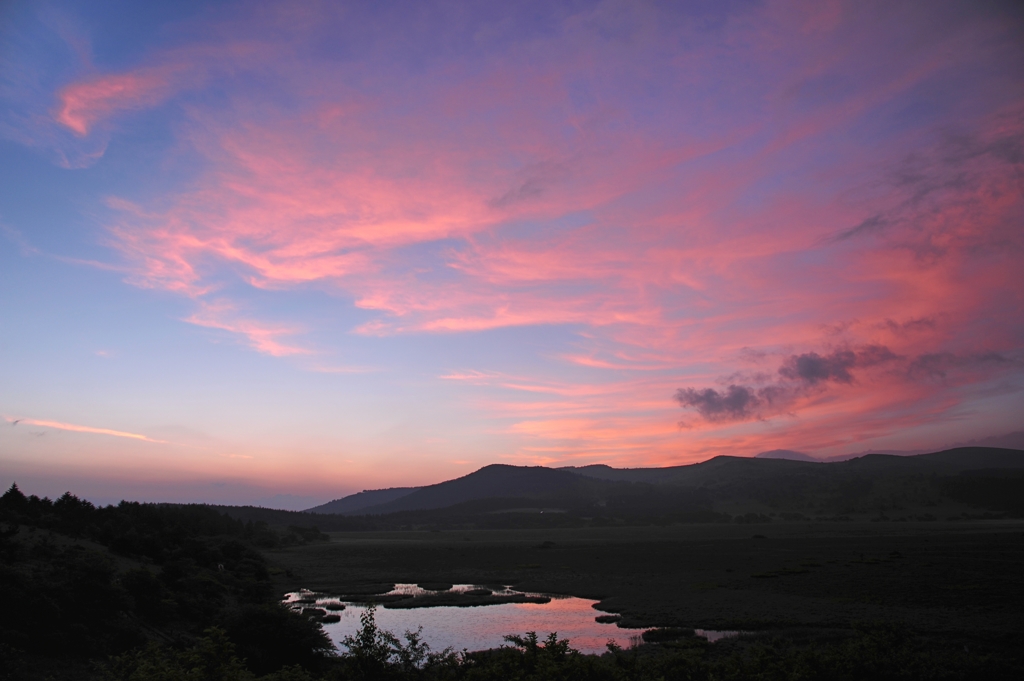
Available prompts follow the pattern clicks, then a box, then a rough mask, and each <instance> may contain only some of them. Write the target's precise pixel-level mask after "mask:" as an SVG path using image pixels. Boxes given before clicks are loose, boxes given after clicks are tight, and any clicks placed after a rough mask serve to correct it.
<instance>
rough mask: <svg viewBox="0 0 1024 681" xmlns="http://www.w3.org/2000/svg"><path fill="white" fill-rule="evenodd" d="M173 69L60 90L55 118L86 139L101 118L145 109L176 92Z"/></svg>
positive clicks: (115, 76) (119, 76) (100, 79)
mask: <svg viewBox="0 0 1024 681" xmlns="http://www.w3.org/2000/svg"><path fill="white" fill-rule="evenodd" d="M175 75H177V74H176V73H175V71H174V70H173V69H168V68H151V69H143V70H139V71H134V72H129V73H119V74H110V75H103V76H98V77H95V78H92V79H90V80H86V81H77V82H75V83H72V84H70V85H68V86H67V87H65V88H64V89H63V90H61V91H60V92H59V93H58V95H57V99H58V101H59V104H58V108H57V111H56V112H55V114H54V118H55V119H56V120H57V122H58V123H60V124H62V125H64V126H66V127H68V128H70V129H71V130H72V131H74V132H75V134H77V135H79V136H82V137H84V136H85V135H87V134H89V130H90V129H91V128H92V127H93V125H95V123H96V122H97V121H99V120H101V119H104V118H108V117H109V116H111V115H112V114H114V113H116V112H118V111H125V110H131V109H143V108H148V107H151V106H155V105H156V104H159V103H160V102H162V101H164V100H166V99H167V98H168V97H169V96H170V95H171V94H172V92H173V90H174V87H173V84H172V81H173V78H174V76H175Z"/></svg>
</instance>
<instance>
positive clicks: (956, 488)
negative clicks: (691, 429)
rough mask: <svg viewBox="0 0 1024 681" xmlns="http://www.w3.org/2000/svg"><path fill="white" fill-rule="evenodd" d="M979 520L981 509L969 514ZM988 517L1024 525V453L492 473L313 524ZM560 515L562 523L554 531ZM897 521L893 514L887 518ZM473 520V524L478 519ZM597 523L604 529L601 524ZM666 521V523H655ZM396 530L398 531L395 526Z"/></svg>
mask: <svg viewBox="0 0 1024 681" xmlns="http://www.w3.org/2000/svg"><path fill="white" fill-rule="evenodd" d="M972 509H973V510H972ZM978 509H986V510H988V511H991V512H1000V513H1011V514H1014V513H1018V512H1019V513H1022V514H1024V451H1020V450H1015V449H1004V448H993V447H961V448H956V449H951V450H946V451H942V452H935V453H930V454H918V455H901V456H895V455H891V454H867V455H864V456H860V457H857V458H854V459H849V460H846V461H831V462H827V461H826V462H822V461H819V460H816V459H814V458H813V457H810V456H808V455H806V454H803V453H801V452H795V451H789V450H775V451H772V452H764V453H763V455H760V456H758V457H753V458H746V457H732V456H718V457H715V458H713V459H710V460H709V461H704V462H702V463H698V464H690V465H685V466H668V467H664V468H613V467H611V466H605V465H600V464H598V465H591V466H580V467H565V468H559V469H554V468H545V467H542V466H509V465H504V464H493V465H490V466H485V467H484V468H481V469H480V470H478V471H475V472H473V473H470V474H469V475H465V476H463V477H460V478H456V479H454V480H448V481H446V482H441V483H438V484H435V485H428V486H425V487H418V488H417V487H406V488H392V489H385V490H367V491H364V492H360V493H359V494H353V495H351V496H348V497H345V498H343V499H338V500H335V501H332V502H330V503H328V504H324V505H322V506H317V507H315V508H312V509H309V511H308V513H316V514H321V515H333V516H339V515H340V516H349V517H352V516H358V517H374V518H378V519H380V520H379V521H375V522H384V519H385V518H390V520H389V521H387V522H388V523H390V524H399V525H402V526H404V525H403V524H410V526H411V525H415V524H416V523H418V522H426V521H430V519H433V520H432V521H431V522H440V521H441V520H442V519H443V520H444V522H448V523H451V522H463V523H477V524H479V523H484V524H485V525H487V524H489V525H492V526H493V525H495V523H499V522H501V523H506V524H507V523H509V522H513V521H511V520H509V518H512V517H513V516H514V517H515V518H518V519H519V520H515V521H514V522H518V523H523V522H534V523H536V522H539V521H526V520H523V518H524V517H526V516H530V515H537V514H542V513H544V512H547V514H548V518H546V519H545V520H544V523H547V524H551V523H558V522H562V523H570V522H577V521H578V522H592V521H593V522H598V521H600V522H604V521H603V520H600V519H602V518H604V519H606V520H607V521H608V522H639V521H640V520H641V519H647V520H646V521H645V522H647V521H651V522H655V521H657V522H673V521H700V520H712V519H732V518H745V517H749V518H751V519H752V521H756V520H763V521H768V520H770V519H771V518H772V517H779V518H787V519H798V518H804V519H811V518H819V519H821V518H835V517H845V516H851V515H859V516H865V515H872V516H879V517H889V516H893V515H895V516H897V517H901V518H902V517H906V518H911V519H913V518H917V519H922V518H926V519H927V518H936V517H938V516H937V515H936V514H944V517H952V516H953V515H955V516H956V517H961V516H963V515H964V514H967V515H968V516H969V515H971V513H975V512H976V511H977V510H978ZM553 514H562V516H561V517H560V519H554V520H552V519H551V517H552V515H553ZM887 514H888V515H887ZM474 518H475V520H473V519H474ZM595 519H597V520H595ZM658 519H661V520H658ZM389 526H390V525H389Z"/></svg>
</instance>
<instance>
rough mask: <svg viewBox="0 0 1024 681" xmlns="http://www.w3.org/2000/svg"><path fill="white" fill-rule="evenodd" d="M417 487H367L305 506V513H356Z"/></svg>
mask: <svg viewBox="0 0 1024 681" xmlns="http://www.w3.org/2000/svg"><path fill="white" fill-rule="evenodd" d="M418 489H420V488H419V487H389V488H387V489H368V490H363V491H362V492H357V493H356V494H350V495H349V496H347V497H342V498H341V499H335V500H334V501H328V502H327V503H326V504H321V505H320V506H314V507H313V508H307V509H306V510H305V511H304V512H305V513H337V514H339V515H346V514H350V513H358V512H362V511H364V509H367V508H370V507H372V506H381V505H383V504H387V503H389V502H392V501H395V500H396V499H401V498H402V497H404V496H407V495H409V494H412V493H413V492H415V491H416V490H418Z"/></svg>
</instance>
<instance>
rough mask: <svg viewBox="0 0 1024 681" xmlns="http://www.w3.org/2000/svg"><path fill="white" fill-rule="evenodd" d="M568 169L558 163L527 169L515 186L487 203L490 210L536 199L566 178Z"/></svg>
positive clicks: (540, 164) (537, 165)
mask: <svg viewBox="0 0 1024 681" xmlns="http://www.w3.org/2000/svg"><path fill="white" fill-rule="evenodd" d="M568 174H569V173H568V168H567V167H566V166H565V165H563V164H560V163H554V162H545V163H537V164H534V165H532V166H530V167H528V168H527V169H526V170H525V171H524V172H523V174H522V175H521V179H520V180H519V182H518V183H517V184H516V186H514V187H512V188H511V189H509V190H508V191H507V192H505V193H504V194H502V195H501V196H498V197H495V198H493V199H491V200H490V201H488V202H487V204H488V205H489V206H490V207H491V208H507V207H508V206H511V205H514V204H517V203H521V202H524V201H530V200H532V199H536V198H538V197H540V196H541V195H543V194H544V192H545V191H546V190H547V189H548V187H550V186H551V185H553V184H556V183H558V182H560V181H562V180H564V179H565V178H566V177H567V176H568Z"/></svg>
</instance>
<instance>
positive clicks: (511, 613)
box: [285, 584, 642, 654]
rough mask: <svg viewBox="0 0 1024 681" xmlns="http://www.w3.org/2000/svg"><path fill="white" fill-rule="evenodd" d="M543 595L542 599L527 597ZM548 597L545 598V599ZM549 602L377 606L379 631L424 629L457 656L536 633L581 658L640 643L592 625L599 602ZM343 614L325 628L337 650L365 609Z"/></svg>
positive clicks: (412, 589)
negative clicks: (565, 643) (563, 643)
mask: <svg viewBox="0 0 1024 681" xmlns="http://www.w3.org/2000/svg"><path fill="white" fill-rule="evenodd" d="M475 588H481V587H476V586H474V585H471V584H456V585H455V586H454V587H453V588H452V589H451V591H455V592H465V591H469V590H470V589H475ZM426 593H427V592H425V591H423V589H420V588H419V587H417V586H416V585H415V584H398V585H396V586H395V589H394V590H393V591H391V592H390V593H389V595H394V594H408V595H412V596H420V595H424V594H426ZM494 593H495V594H497V595H512V594H518V593H521V592H517V591H512V590H510V589H504V590H494ZM527 595H531V596H534V595H541V594H527ZM545 595H546V594H545ZM311 596H313V594H310V593H309V592H304V593H301V594H299V593H293V594H288V596H287V597H286V598H285V602H286V603H293V604H294V603H295V602H296V601H298V599H299V598H302V597H306V598H309V597H311ZM315 597H316V600H317V604H316V605H315V606H314V605H312V604H309V605H307V607H321V606H322V604H325V603H330V602H332V601H337V600H338V599H336V598H331V597H328V596H323V597H321V595H320V594H316V595H315ZM550 598H551V601H550V602H548V603H502V604H499V605H481V606H473V607H455V606H436V607H430V608H410V609H398V608H395V609H389V608H385V607H383V606H377V611H376V614H375V619H376V621H377V626H378V627H380V628H381V629H387V630H388V631H391V632H392V633H393V634H395V635H397V636H398V637H399V638H401V636H402V634H403V633H404V632H405V631H416V630H417V629H418V628H419V627H423V631H422V640H423V641H425V642H426V643H427V644H428V645H429V646H430V649H431V650H433V651H435V652H436V651H441V650H444V649H445V648H448V647H451V648H453V649H454V650H455V651H461V650H463V649H465V650H470V651H472V650H486V649H489V648H497V647H498V646H500V645H502V644H503V643H504V642H505V641H504V638H503V637H504V636H505V635H506V634H518V635H520V636H521V635H523V634H525V633H526V632H528V631H535V632H537V635H538V636H539V637H540V638H541V639H543V638H546V637H547V635H548V634H549V633H550V632H558V638H559V639H569V642H570V643H569V645H570V646H572V647H573V648H575V649H576V650H579V651H580V652H581V653H596V654H601V653H604V652H606V651H607V643H608V642H609V641H614V642H615V643H616V644H617V645H619V646H621V647H623V648H628V647H629V646H630V645H633V644H635V643H637V642H638V640H639V636H640V634H641V633H642V630H639V629H620V628H619V627H617V626H616V625H615V624H602V623H599V622H595V621H594V618H595V617H596V616H598V615H601V614H604V613H601V612H600V611H597V610H594V608H593V605H594V604H595V603H597V601H591V600H587V599H585V598H575V597H571V596H550ZM342 602H343V603H344V604H345V609H344V610H342V611H340V612H333V613H332V614H336V615H339V616H340V617H341V620H340V621H339V622H330V623H325V624H324V625H323V627H324V631H326V632H327V635H328V636H330V637H331V640H332V641H333V642H334V643H335V645H337V646H338V647H339V650H342V651H344V648H342V647H341V640H342V639H343V638H345V636H349V635H353V634H355V633H356V631H357V630H358V629H359V616H360V615H362V614H363V613H364V612H366V608H367V606H365V605H362V604H358V603H350V602H347V601H345V600H344V599H342Z"/></svg>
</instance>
